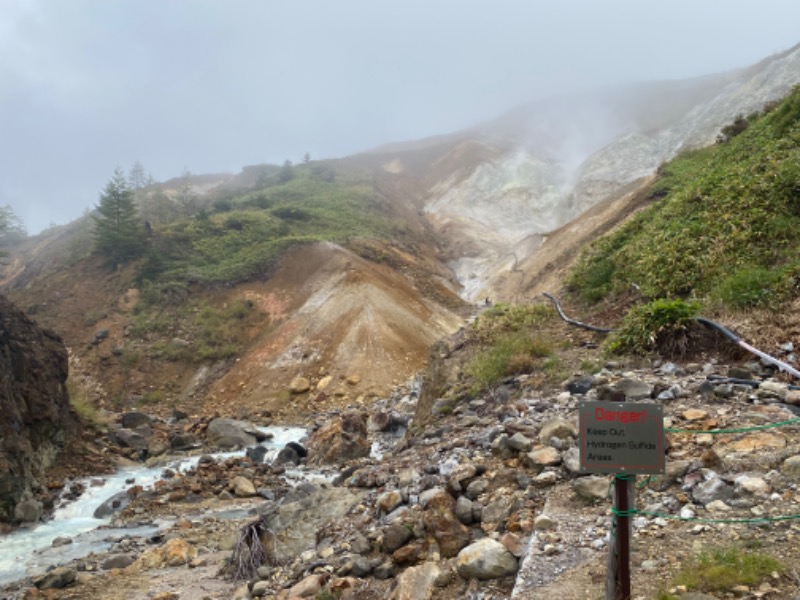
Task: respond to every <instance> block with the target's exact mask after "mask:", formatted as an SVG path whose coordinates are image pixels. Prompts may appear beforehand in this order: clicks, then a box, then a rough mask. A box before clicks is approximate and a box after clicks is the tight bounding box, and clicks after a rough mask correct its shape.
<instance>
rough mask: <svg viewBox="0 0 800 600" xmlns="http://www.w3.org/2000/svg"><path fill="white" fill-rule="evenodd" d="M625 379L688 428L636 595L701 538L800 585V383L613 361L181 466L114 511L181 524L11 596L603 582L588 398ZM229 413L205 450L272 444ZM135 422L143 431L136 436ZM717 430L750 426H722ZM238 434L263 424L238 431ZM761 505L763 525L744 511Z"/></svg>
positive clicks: (780, 591)
mask: <svg viewBox="0 0 800 600" xmlns="http://www.w3.org/2000/svg"><path fill="white" fill-rule="evenodd" d="M729 376H732V377H734V378H735V381H731V380H729V379H726V378H728V377H729ZM710 378H711V379H710ZM715 378H716V379H715ZM739 380H756V381H758V382H760V383H759V384H757V385H756V386H754V385H753V384H745V383H741V382H740V381H739ZM617 394H624V395H625V396H626V398H627V400H628V401H633V402H635V401H641V400H647V401H649V402H659V403H661V404H663V407H664V414H665V421H666V424H667V426H668V427H671V428H674V429H678V430H681V431H684V432H683V433H669V434H668V436H667V440H668V448H667V461H666V473H665V474H664V475H663V476H658V477H653V478H645V477H640V478H639V482H638V483H639V485H638V486H637V487H639V488H640V489H638V491H637V500H636V507H637V508H638V510H639V511H642V512H641V513H640V514H638V515H636V516H635V517H634V522H633V532H634V533H633V535H634V537H633V551H632V573H633V589H634V597H637V598H643V599H644V598H647V599H650V598H654V597H656V594H657V593H658V591H659V590H661V589H669V588H670V586H671V585H672V584H671V575H672V574H673V573H674V572H675V571H676V570H677V569H678V568H680V566H681V565H683V564H685V563H686V562H687V560H688V559H689V558H690V557H691V556H692V555H694V554H696V553H698V552H700V551H701V550H704V549H709V548H714V547H718V546H729V545H731V544H738V545H740V546H742V547H745V548H750V547H760V548H761V549H763V550H764V551H768V552H769V553H770V554H771V555H773V556H775V557H776V558H778V559H779V560H780V561H782V563H783V564H784V565H785V566H786V568H785V570H784V571H783V572H781V573H778V572H776V573H774V574H773V576H772V577H770V578H768V579H767V580H765V581H762V582H760V583H759V584H758V585H756V586H753V587H747V586H740V587H739V589H737V591H736V592H735V597H739V598H772V599H784V598H785V599H790V598H796V597H797V596H798V594H800V578H798V573H797V569H798V567H796V565H798V564H800V543H798V542H800V519H795V518H786V517H797V516H798V515H800V435H798V432H800V422H797V421H796V419H797V418H798V415H799V414H800V410H798V406H800V391H797V390H791V389H789V386H787V385H786V383H784V382H781V381H779V380H778V378H776V377H775V374H774V373H772V372H770V371H768V370H766V369H765V368H764V367H762V366H761V365H759V364H755V363H748V364H744V365H737V366H734V367H731V366H728V365H723V364H717V363H715V362H713V361H709V362H701V363H693V364H682V365H678V364H673V363H659V362H656V363H654V364H653V365H648V366H647V367H645V368H641V367H640V368H628V367H626V366H625V365H622V364H617V363H613V362H612V363H608V364H606V365H605V367H604V368H603V369H602V370H600V371H599V372H597V373H595V374H594V375H585V374H584V375H579V376H577V375H576V376H574V377H571V378H569V379H568V380H566V381H565V382H564V383H563V384H562V386H560V388H558V389H550V390H547V391H543V390H542V389H541V388H540V386H538V385H534V378H533V377H531V376H520V377H516V378H510V379H508V380H506V381H505V382H504V383H503V385H502V386H500V387H499V388H495V389H494V390H493V391H492V393H490V394H486V395H483V396H481V397H479V398H475V399H472V400H464V401H462V402H457V403H453V402H449V401H448V402H444V401H443V402H439V403H434V407H433V412H432V418H431V419H429V420H428V421H427V424H426V425H425V426H417V425H415V424H414V421H413V417H414V414H415V409H416V404H417V394H416V392H415V391H414V390H413V389H411V388H405V389H401V390H398V392H397V394H396V395H395V396H393V397H392V398H388V399H385V400H383V401H381V402H379V403H377V404H376V405H375V406H374V407H372V409H371V410H370V412H369V413H366V412H364V411H363V410H361V409H359V408H358V407H353V409H352V410H347V411H339V412H332V413H326V414H321V415H318V416H316V417H315V418H314V419H313V421H311V422H309V423H307V425H308V427H309V430H310V431H311V433H310V435H309V437H308V439H307V440H304V441H303V442H302V444H300V445H299V446H298V447H297V448H292V449H291V450H289V451H287V452H285V453H284V455H283V457H281V458H279V459H278V460H275V459H276V458H277V457H268V460H267V461H265V462H261V460H260V459H261V458H263V457H259V456H257V455H254V454H253V452H252V451H251V452H249V453H248V454H249V456H247V455H245V453H244V451H241V452H240V453H239V454H238V455H236V456H233V457H229V458H224V459H214V458H211V457H210V456H208V457H205V458H202V459H200V461H199V462H198V464H197V466H196V467H194V468H192V469H189V470H187V471H184V472H170V471H165V472H164V473H163V474H162V477H161V479H160V480H159V481H158V482H156V484H155V485H154V486H153V487H152V488H151V489H144V488H138V487H137V486H136V484H135V482H134V483H132V485H131V487H130V489H129V490H128V492H127V493H126V503H125V504H126V505H125V506H124V507H122V509H121V511H120V512H118V513H116V515H115V516H114V519H113V525H114V526H116V527H125V526H131V525H140V524H142V523H149V522H155V521H157V520H160V521H161V522H167V523H169V525H168V526H167V527H166V528H165V529H162V530H160V531H159V532H158V533H156V534H150V535H130V536H128V535H124V534H123V535H120V534H119V533H115V538H114V539H113V540H112V541H111V544H110V545H109V547H108V549H106V550H104V551H103V552H101V553H96V554H90V555H89V556H86V557H84V558H81V559H79V560H73V561H69V562H68V563H67V564H64V565H62V566H60V567H58V568H55V569H52V570H51V571H50V572H49V573H46V574H43V575H39V576H36V577H33V578H30V579H27V580H23V581H21V582H18V583H16V584H14V585H11V586H8V587H7V588H6V590H5V591H4V592H2V594H0V597H2V598H36V597H50V598H108V599H111V598H131V599H138V598H141V599H145V598H147V599H151V598H160V599H162V600H163V599H166V598H185V599H188V598H242V599H244V598H251V597H259V598H268V599H269V598H272V599H281V600H290V599H294V598H342V599H346V598H353V599H362V598H363V599H366V600H369V599H370V598H386V597H389V598H393V599H395V600H401V599H408V600H412V599H423V598H434V599H456V598H470V599H473V600H477V599H479V598H480V599H483V600H489V599H501V598H519V599H523V598H525V599H528V598H564V599H566V600H569V599H578V598H580V599H583V598H587V599H594V598H598V597H602V594H603V589H604V585H605V561H606V554H607V540H608V532H609V528H610V525H611V519H612V517H611V512H610V507H611V502H610V500H609V497H608V492H609V483H610V477H607V476H600V475H586V474H582V473H581V472H580V467H579V453H578V447H577V443H576V438H577V405H578V402H579V401H580V400H583V399H594V400H603V399H609V398H612V397H618V396H616V395H617ZM253 420H254V421H257V419H253ZM786 421H788V423H784V424H783V425H782V426H778V427H770V425H771V424H774V423H779V422H786ZM212 423H213V421H211V420H208V419H206V420H202V421H191V420H188V421H186V422H184V423H183V424H182V425H180V427H179V429H182V430H185V431H184V433H185V434H191V436H192V437H191V439H190V440H189V441H191V444H189V446H192V447H193V446H197V448H192V450H191V451H193V452H197V451H207V450H208V449H210V448H211V447H212V446H214V447H217V448H219V447H221V446H220V439H222V440H223V442H222V446H225V445H228V444H230V445H228V448H235V447H237V446H244V445H252V444H255V443H256V442H257V440H256V438H255V432H256V431H257V430H256V429H253V428H252V427H250V426H248V425H247V424H242V423H234V425H235V427H234V429H231V430H228V433H227V434H226V435H222V436H221V437H216V438H215V437H214V436H215V435H217V434H216V433H214V432H215V430H216V429H217V426H218V425H219V423H216V424H214V425H213V426H212ZM256 424H262V423H256ZM121 425H122V423H120V427H118V428H117V430H116V435H117V436H118V437H117V439H118V441H120V442H121V443H122V444H123V445H124V444H125V442H123V441H122V440H124V439H126V436H127V440H128V441H127V444H128V446H127V448H128V450H124V452H127V453H129V454H130V456H131V457H132V458H136V457H137V456H136V454H137V452H138V453H139V455H140V456H139V458H141V457H142V456H141V451H142V450H143V449H146V448H151V444H153V443H154V442H153V440H154V439H160V438H161V439H164V440H166V442H165V444H164V445H165V446H169V447H172V448H174V443H173V441H172V440H174V439H175V435H177V434H176V431H177V429H176V428H175V426H174V424H173V425H169V426H167V425H166V424H164V423H160V422H158V421H157V420H155V419H152V418H151V419H150V422H149V423H145V424H144V425H137V426H135V427H121ZM128 425H130V423H128ZM142 427H146V428H149V430H150V431H152V432H154V433H153V434H151V435H145V434H147V433H148V432H147V430H143V429H141V428H142ZM137 428H139V430H138V431H137ZM237 428H238V429H237ZM120 429H127V430H129V431H132V432H133V433H134V434H136V435H141V436H142V438H143V440H141V441H137V442H136V443H135V444H133V443H132V442H131V440H132V439H134V438H132V435H131V434H128V433H122V434H120V433H119V431H120ZM717 429H725V430H733V431H732V432H731V433H728V434H725V435H716V434H710V433H703V432H705V431H711V430H717ZM234 430H238V431H240V432H243V434H244V435H252V439H240V440H235V441H234V439H233V438H235V434H234V433H233V431H234ZM159 431H161V432H162V434H163V435H162V434H159V433H158V432H159ZM170 432H171V433H170ZM248 432H249V433H248ZM226 436H227V437H228V438H232V439H227V440H226V439H225V438H226ZM137 446H138V448H137ZM305 450H307V451H308V452H307V454H305V455H304V452H305ZM171 451H172V450H169V449H166V450H165V453H166V454H168V453H169V452H171ZM145 458H146V457H145ZM151 460H152V459H151ZM752 519H760V521H757V522H745V521H739V520H752ZM247 535H249V536H250V537H247ZM59 543H68V542H64V541H61V542H59ZM237 575H238V579H237V577H236V576H237ZM673 591H674V592H675V593H676V594H680V593H681V590H680V589H679V588H678V589H674V590H673ZM732 593H733V592H732ZM685 597H686V598H690V597H694V598H699V597H705V598H714V597H715V596H710V595H707V596H697V595H695V596H690V595H689V594H686V595H685ZM720 597H723V596H720ZM725 597H728V596H725ZM731 597H734V596H731Z"/></svg>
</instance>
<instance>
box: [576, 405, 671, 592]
mask: <svg viewBox="0 0 800 600" xmlns="http://www.w3.org/2000/svg"><path fill="white" fill-rule="evenodd" d="M620 400H622V399H620ZM578 415H579V419H578V421H579V427H578V429H579V433H580V463H581V469H582V470H583V471H586V472H590V473H613V474H614V475H615V479H614V508H613V511H614V515H613V521H612V522H613V525H612V527H611V539H610V540H609V554H608V574H607V575H608V576H607V579H606V600H630V598H631V572H630V539H631V518H630V514H631V509H632V508H633V507H635V506H636V501H635V497H634V495H635V489H636V487H635V481H636V474H637V473H647V474H655V473H663V472H664V411H663V408H662V406H661V405H660V404H642V403H624V402H581V403H580V404H579V405H578Z"/></svg>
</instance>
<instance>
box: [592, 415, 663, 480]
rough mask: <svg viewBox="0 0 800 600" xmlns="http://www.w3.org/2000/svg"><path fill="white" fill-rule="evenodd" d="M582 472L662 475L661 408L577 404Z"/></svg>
mask: <svg viewBox="0 0 800 600" xmlns="http://www.w3.org/2000/svg"><path fill="white" fill-rule="evenodd" d="M578 431H579V437H580V462H581V470H582V471H584V472H587V473H630V474H651V475H652V474H660V473H663V472H664V408H663V407H662V406H661V405H660V404H650V403H639V402H588V401H587V402H580V403H579V404H578Z"/></svg>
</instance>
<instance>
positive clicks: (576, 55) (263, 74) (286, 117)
mask: <svg viewBox="0 0 800 600" xmlns="http://www.w3.org/2000/svg"><path fill="white" fill-rule="evenodd" d="M798 24H800V2H799V1H798V0H661V1H658V2H656V1H655V0H518V1H512V0H483V1H476V0H280V1H279V0H168V1H167V0H0V205H5V204H11V206H12V207H13V209H14V210H15V212H16V213H17V214H18V215H19V216H20V217H21V218H22V219H23V221H24V222H25V224H26V226H27V227H28V230H29V232H31V233H35V232H37V231H39V230H41V229H42V228H44V227H47V226H48V225H50V224H54V223H55V224H63V223H66V222H68V221H70V220H71V219H73V218H76V217H78V216H80V215H81V214H82V213H83V211H84V210H85V209H86V208H90V207H93V206H94V205H95V204H96V203H97V200H98V197H99V192H100V190H101V189H102V187H103V185H104V184H105V183H106V182H107V181H108V179H109V177H110V176H111V174H112V172H113V170H114V168H115V166H117V165H120V166H122V167H123V168H124V169H125V170H126V171H127V170H128V169H129V168H130V166H131V165H132V164H133V162H134V161H136V160H139V161H141V162H142V164H143V165H144V166H145V169H146V170H147V171H149V172H150V173H152V175H153V176H154V177H155V178H156V179H157V180H166V179H169V178H171V177H176V176H179V175H180V174H181V172H182V171H183V170H184V169H188V170H190V171H191V172H193V173H208V172H221V171H228V172H238V171H239V170H240V168H241V167H242V166H244V165H248V164H256V163H261V162H274V163H281V162H283V161H284V160H285V159H287V158H289V159H291V160H294V161H299V160H301V158H302V156H303V154H304V153H305V152H309V153H310V154H311V156H312V158H328V157H337V156H343V155H347V154H353V153H356V152H358V151H361V150H367V149H369V148H371V147H374V146H377V145H380V144H383V143H387V142H392V141H402V140H409V139H416V138H420V137H424V136H428V135H433V134H439V133H447V132H450V131H454V130H458V129H461V128H464V127H468V126H471V125H474V124H476V123H478V122H480V121H483V120H487V119H490V118H493V117H495V116H498V115H499V114H500V113H502V112H505V111H506V110H507V109H509V108H512V107H514V106H515V105H518V104H521V103H523V102H526V101H529V100H533V99H537V98H540V97H547V96H550V95H557V94H560V93H563V92H569V91H574V90H583V89H587V88H593V87H596V86H605V85H608V84H616V83H628V82H635V81H647V80H657V79H677V78H686V77H693V76H696V75H703V74H708V73H715V72H720V71H725V70H730V69H734V68H739V67H744V66H747V65H750V64H752V63H755V62H757V61H759V60H761V59H762V58H765V57H766V56H768V55H770V54H773V53H776V52H780V51H783V50H786V49H788V48H790V47H791V46H793V45H795V44H797V43H800V27H799V26H798Z"/></svg>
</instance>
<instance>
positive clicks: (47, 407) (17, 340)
mask: <svg viewBox="0 0 800 600" xmlns="http://www.w3.org/2000/svg"><path fill="white" fill-rule="evenodd" d="M66 381H67V349H66V347H65V346H64V343H63V342H62V341H61V339H60V338H59V337H58V336H57V335H56V334H55V333H53V332H50V331H47V330H43V329H40V328H39V327H38V326H37V325H36V324H35V323H34V322H33V321H31V320H30V319H29V318H28V317H27V316H26V315H25V314H24V313H23V312H22V311H20V310H18V309H17V308H16V307H15V306H14V305H13V304H12V303H11V302H9V301H8V300H7V299H6V298H5V297H4V296H2V295H0V415H2V418H0V523H2V522H14V521H16V522H36V521H38V520H39V518H40V517H41V515H42V512H43V502H45V501H46V500H47V498H48V494H47V490H46V488H45V483H46V482H45V481H44V475H45V470H46V469H47V468H48V467H49V466H51V465H52V464H53V463H54V462H55V460H56V457H57V456H58V454H59V453H60V452H61V451H62V450H63V448H64V445H65V441H66V440H67V438H68V437H69V436H71V435H74V434H75V433H76V432H77V428H78V421H77V417H76V416H75V414H74V413H73V412H72V410H71V408H70V405H69V398H68V395H67V388H66Z"/></svg>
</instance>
